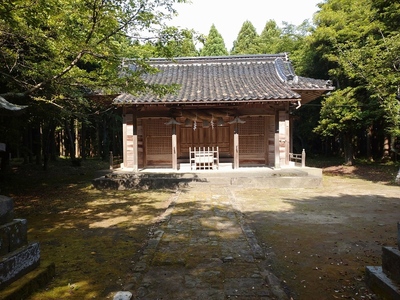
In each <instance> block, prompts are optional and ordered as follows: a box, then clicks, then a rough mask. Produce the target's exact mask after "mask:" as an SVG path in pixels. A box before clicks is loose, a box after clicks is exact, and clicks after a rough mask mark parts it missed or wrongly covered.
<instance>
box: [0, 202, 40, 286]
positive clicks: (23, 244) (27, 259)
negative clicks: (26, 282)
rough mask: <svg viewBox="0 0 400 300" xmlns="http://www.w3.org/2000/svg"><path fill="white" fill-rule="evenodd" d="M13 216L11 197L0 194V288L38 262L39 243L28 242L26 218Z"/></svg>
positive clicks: (28, 270) (35, 266) (19, 276)
mask: <svg viewBox="0 0 400 300" xmlns="http://www.w3.org/2000/svg"><path fill="white" fill-rule="evenodd" d="M13 218H14V204H13V201H12V199H11V198H9V197H6V196H2V195H0V290H1V289H3V288H5V287H6V286H8V285H9V284H10V283H12V282H14V281H16V280H17V279H19V278H21V277H22V276H24V275H25V274H27V273H29V272H30V271H32V270H34V269H35V268H37V267H38V266H39V264H40V247H39V243H28V226H27V222H26V220H25V219H13Z"/></svg>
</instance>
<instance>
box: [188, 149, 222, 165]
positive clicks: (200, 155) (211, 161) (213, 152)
mask: <svg viewBox="0 0 400 300" xmlns="http://www.w3.org/2000/svg"><path fill="white" fill-rule="evenodd" d="M189 155H190V169H191V170H214V169H218V165H219V153H218V147H198V148H196V147H194V148H193V149H192V148H191V147H189Z"/></svg>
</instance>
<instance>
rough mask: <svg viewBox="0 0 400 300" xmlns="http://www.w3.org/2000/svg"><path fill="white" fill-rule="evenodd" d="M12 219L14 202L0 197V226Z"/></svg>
mask: <svg viewBox="0 0 400 300" xmlns="http://www.w3.org/2000/svg"><path fill="white" fill-rule="evenodd" d="M13 218H14V202H13V200H12V199H11V198H9V197H6V196H3V195H0V225H2V224H6V223H8V222H11V221H12V220H13Z"/></svg>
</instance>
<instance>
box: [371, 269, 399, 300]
mask: <svg viewBox="0 0 400 300" xmlns="http://www.w3.org/2000/svg"><path fill="white" fill-rule="evenodd" d="M366 281H367V284H368V286H369V287H370V289H371V290H372V291H373V292H374V293H375V294H377V295H379V297H380V298H381V299H384V300H400V287H399V285H398V284H397V283H396V282H394V281H393V280H391V279H390V278H389V277H387V276H386V274H385V273H384V272H383V270H382V267H374V266H368V267H366Z"/></svg>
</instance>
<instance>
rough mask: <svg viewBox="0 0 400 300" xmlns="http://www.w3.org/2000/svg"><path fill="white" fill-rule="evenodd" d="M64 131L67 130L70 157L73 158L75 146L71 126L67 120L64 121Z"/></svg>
mask: <svg viewBox="0 0 400 300" xmlns="http://www.w3.org/2000/svg"><path fill="white" fill-rule="evenodd" d="M65 131H66V132H67V135H68V139H69V151H70V157H71V159H75V147H74V137H73V136H72V132H71V128H70V126H69V124H68V121H65Z"/></svg>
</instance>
